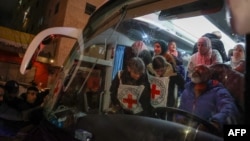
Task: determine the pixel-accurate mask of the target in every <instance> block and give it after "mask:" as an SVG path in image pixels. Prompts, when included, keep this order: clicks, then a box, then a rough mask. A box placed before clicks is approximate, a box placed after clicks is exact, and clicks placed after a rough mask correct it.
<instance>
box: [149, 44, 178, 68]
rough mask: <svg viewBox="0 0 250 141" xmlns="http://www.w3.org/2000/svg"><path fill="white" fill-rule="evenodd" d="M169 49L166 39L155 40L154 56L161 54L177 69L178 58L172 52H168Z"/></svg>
mask: <svg viewBox="0 0 250 141" xmlns="http://www.w3.org/2000/svg"><path fill="white" fill-rule="evenodd" d="M167 51H168V45H167V43H166V42H165V41H164V40H156V41H155V42H154V55H153V57H154V56H156V55H161V56H164V57H165V59H166V60H167V62H169V63H170V64H171V65H172V67H173V69H174V71H176V59H175V58H174V56H173V55H172V54H169V53H167Z"/></svg>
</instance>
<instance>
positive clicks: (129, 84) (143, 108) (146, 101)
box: [109, 57, 152, 116]
mask: <svg viewBox="0 0 250 141" xmlns="http://www.w3.org/2000/svg"><path fill="white" fill-rule="evenodd" d="M110 96H111V109H112V112H116V113H124V114H132V115H142V116H151V109H152V108H151V106H150V86H149V82H148V79H147V74H146V70H145V65H144V62H143V61H142V59H140V58H139V57H133V58H131V59H130V60H129V61H128V64H127V69H126V70H121V71H119V72H118V73H117V74H116V76H115V78H114V79H113V81H112V84H111V87H110ZM109 112H110V111H109Z"/></svg>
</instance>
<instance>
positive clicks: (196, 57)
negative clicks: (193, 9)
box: [188, 37, 223, 74]
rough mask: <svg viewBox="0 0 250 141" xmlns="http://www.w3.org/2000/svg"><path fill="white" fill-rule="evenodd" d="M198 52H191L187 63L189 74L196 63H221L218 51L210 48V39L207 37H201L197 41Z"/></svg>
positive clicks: (207, 64)
mask: <svg viewBox="0 0 250 141" xmlns="http://www.w3.org/2000/svg"><path fill="white" fill-rule="evenodd" d="M197 48H198V52H196V53H195V54H193V55H192V56H191V58H190V61H189V63H188V73H189V74H191V73H192V71H193V69H194V67H195V66H197V65H201V64H202V65H206V66H210V65H212V64H216V63H223V61H222V57H221V55H220V53H219V52H218V51H217V50H215V49H212V44H211V40H210V39H209V38H207V37H201V38H199V39H198V42H197Z"/></svg>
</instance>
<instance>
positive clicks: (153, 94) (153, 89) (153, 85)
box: [151, 84, 160, 99]
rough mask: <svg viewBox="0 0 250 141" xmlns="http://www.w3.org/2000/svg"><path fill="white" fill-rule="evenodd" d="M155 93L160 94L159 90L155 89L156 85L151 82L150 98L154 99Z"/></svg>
mask: <svg viewBox="0 0 250 141" xmlns="http://www.w3.org/2000/svg"><path fill="white" fill-rule="evenodd" d="M156 95H160V90H157V89H156V85H155V84H152V89H151V98H152V99H155V96H156Z"/></svg>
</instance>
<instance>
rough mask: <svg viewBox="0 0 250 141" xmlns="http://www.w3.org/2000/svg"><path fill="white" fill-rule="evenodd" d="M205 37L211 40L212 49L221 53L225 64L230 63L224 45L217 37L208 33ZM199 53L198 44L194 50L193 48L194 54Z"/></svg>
mask: <svg viewBox="0 0 250 141" xmlns="http://www.w3.org/2000/svg"><path fill="white" fill-rule="evenodd" d="M203 37H208V38H209V39H210V40H211V43H212V48H213V49H216V50H218V51H219V53H220V55H221V57H222V60H223V62H226V61H228V57H227V54H226V51H225V47H224V44H223V42H222V41H221V40H220V39H219V38H218V37H217V36H216V35H214V34H212V33H206V34H204V35H203ZM197 51H198V48H197V43H195V45H194V48H193V54H194V53H196V52H197Z"/></svg>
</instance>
